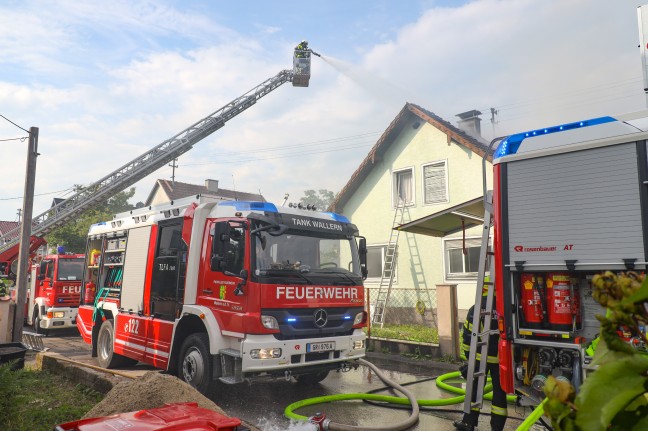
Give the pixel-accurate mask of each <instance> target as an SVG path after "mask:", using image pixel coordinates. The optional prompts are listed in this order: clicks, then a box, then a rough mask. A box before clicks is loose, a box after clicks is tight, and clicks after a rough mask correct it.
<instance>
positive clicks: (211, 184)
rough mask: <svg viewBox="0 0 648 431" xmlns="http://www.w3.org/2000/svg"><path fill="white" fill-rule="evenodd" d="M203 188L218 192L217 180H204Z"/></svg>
mask: <svg viewBox="0 0 648 431" xmlns="http://www.w3.org/2000/svg"><path fill="white" fill-rule="evenodd" d="M205 188H206V189H207V191H208V192H212V193H218V180H205Z"/></svg>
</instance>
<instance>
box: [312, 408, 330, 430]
mask: <svg viewBox="0 0 648 431" xmlns="http://www.w3.org/2000/svg"><path fill="white" fill-rule="evenodd" d="M308 423H310V424H313V425H315V426H316V427H317V428H315V430H316V431H328V430H329V424H330V423H331V420H330V419H327V417H326V414H324V413H320V412H317V413H315V416H311V417H310V418H308Z"/></svg>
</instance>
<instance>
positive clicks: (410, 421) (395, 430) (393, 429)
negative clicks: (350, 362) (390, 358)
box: [286, 359, 419, 431]
mask: <svg viewBox="0 0 648 431" xmlns="http://www.w3.org/2000/svg"><path fill="white" fill-rule="evenodd" d="M360 363H361V364H363V365H365V366H367V367H369V368H370V369H371V370H372V371H373V372H374V373H376V375H377V376H378V378H379V379H380V380H382V381H383V383H385V384H386V385H388V386H390V387H392V388H394V389H395V390H397V391H398V392H400V393H402V394H403V395H405V397H406V398H399V397H391V398H394V399H397V400H402V402H403V403H404V404H410V405H411V406H412V413H411V414H410V416H409V417H408V418H407V419H405V420H404V421H402V422H400V423H396V424H394V425H388V426H383V427H372V428H368V427H365V426H362V427H358V426H353V425H345V424H339V423H336V422H328V424H327V428H328V429H329V430H331V431H361V430H364V431H401V430H406V429H408V428H411V427H413V426H414V425H415V424H416V423H417V422H418V419H419V418H418V417H419V406H418V403H417V402H416V397H415V396H414V394H412V393H411V392H410V391H408V390H407V389H405V388H404V387H402V386H401V385H399V384H398V383H396V382H394V381H392V380H389V378H387V376H386V375H385V374H384V373H383V372H382V371H381V370H380V369H379V368H378V367H376V366H375V365H374V364H372V363H371V362H369V361H366V360H364V359H360ZM365 395H367V396H372V395H370V394H365ZM340 396H341V397H344V395H340ZM372 397H378V396H376V395H373V396H372ZM320 398H324V397H320ZM341 399H342V398H341ZM347 399H357V398H347ZM312 400H314V399H313V398H311V399H310V400H305V401H312ZM311 404H319V402H312V403H309V404H303V405H302V407H303V406H305V405H311ZM286 410H288V408H286Z"/></svg>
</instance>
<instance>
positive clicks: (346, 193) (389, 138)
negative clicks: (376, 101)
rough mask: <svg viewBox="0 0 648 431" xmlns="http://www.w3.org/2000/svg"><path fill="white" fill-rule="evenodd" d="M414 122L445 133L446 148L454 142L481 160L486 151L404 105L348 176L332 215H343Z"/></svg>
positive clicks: (410, 105)
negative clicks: (404, 129) (407, 126)
mask: <svg viewBox="0 0 648 431" xmlns="http://www.w3.org/2000/svg"><path fill="white" fill-rule="evenodd" d="M415 118H419V119H421V120H423V121H425V122H427V123H429V124H431V125H432V126H434V127H436V128H437V129H439V130H440V131H442V132H444V133H445V134H446V136H447V142H448V144H449V143H450V142H451V141H454V142H456V143H457V144H459V145H462V146H464V147H466V148H468V149H469V150H471V151H473V152H474V153H475V154H477V155H479V156H480V157H483V156H484V154H486V151H487V150H488V145H487V144H485V143H483V142H481V141H480V140H478V139H477V138H475V137H473V136H470V135H469V134H467V133H466V132H464V131H463V130H461V129H459V128H458V127H456V126H454V125H452V124H451V123H450V122H448V121H446V120H444V119H443V118H441V117H439V116H438V115H436V114H434V113H433V112H430V111H428V110H427V109H424V108H422V107H420V106H418V105H415V104H413V103H409V102H408V103H406V104H405V106H404V107H403V109H401V110H400V112H399V113H398V115H396V118H394V119H393V120H392V122H391V123H390V124H389V126H388V127H387V129H385V131H384V132H383V134H382V135H381V136H380V138H379V139H378V141H377V142H376V143H375V144H374V146H373V147H372V148H371V150H370V151H369V154H367V157H365V159H364V160H363V161H362V163H360V166H359V167H358V169H356V171H355V172H354V173H353V174H352V175H351V179H349V181H348V182H347V183H346V185H345V186H344V187H343V188H342V190H341V191H340V193H338V195H337V197H336V198H335V200H334V201H333V203H332V204H331V205H330V207H329V209H330V210H331V211H336V212H342V210H343V209H344V205H346V203H347V202H348V201H349V199H351V196H352V195H353V193H355V191H356V190H358V187H360V184H362V181H364V180H365V178H367V176H368V175H369V173H370V172H371V169H372V168H373V166H374V165H375V164H376V163H378V162H380V160H382V157H383V155H384V154H385V152H386V151H387V150H388V149H389V147H390V146H391V144H392V143H393V142H394V141H395V139H396V137H397V136H398V134H399V133H400V132H401V131H402V130H403V127H405V125H406V124H408V122H409V121H411V120H412V119H415ZM487 160H488V161H491V162H492V150H491V152H490V154H489V155H488V158H487Z"/></svg>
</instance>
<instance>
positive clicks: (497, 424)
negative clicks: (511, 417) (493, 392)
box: [490, 414, 506, 431]
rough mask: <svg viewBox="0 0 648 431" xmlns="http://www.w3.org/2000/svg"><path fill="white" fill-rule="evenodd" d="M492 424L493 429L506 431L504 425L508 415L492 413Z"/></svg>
mask: <svg viewBox="0 0 648 431" xmlns="http://www.w3.org/2000/svg"><path fill="white" fill-rule="evenodd" d="M490 424H491V431H504V425H506V416H501V415H493V414H491V420H490Z"/></svg>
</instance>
